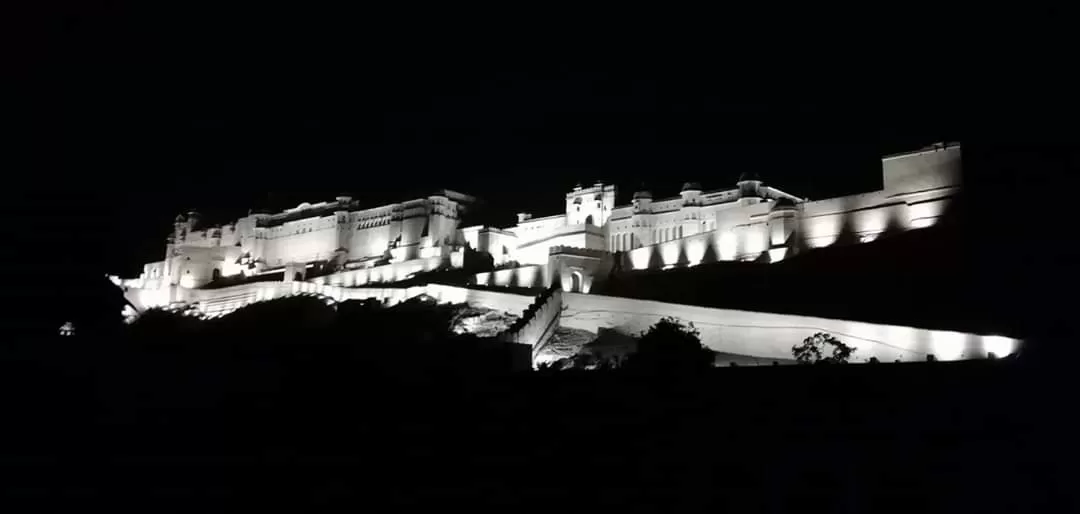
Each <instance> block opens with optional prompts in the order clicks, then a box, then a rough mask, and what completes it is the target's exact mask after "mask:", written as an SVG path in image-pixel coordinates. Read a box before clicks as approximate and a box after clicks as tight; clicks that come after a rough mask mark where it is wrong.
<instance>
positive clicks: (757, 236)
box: [745, 228, 768, 256]
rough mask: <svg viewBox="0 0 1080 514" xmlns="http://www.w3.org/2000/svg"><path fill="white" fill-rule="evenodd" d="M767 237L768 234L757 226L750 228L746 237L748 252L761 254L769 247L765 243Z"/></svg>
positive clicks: (749, 253) (748, 253) (755, 254)
mask: <svg viewBox="0 0 1080 514" xmlns="http://www.w3.org/2000/svg"><path fill="white" fill-rule="evenodd" d="M767 239H768V238H767V237H766V235H765V234H764V233H763V232H762V231H761V230H759V229H757V228H755V229H753V230H748V231H747V232H746V237H745V243H746V254H747V255H754V256H757V255H760V254H761V252H764V251H765V249H766V247H767V245H766V244H765V241H766V240H767Z"/></svg>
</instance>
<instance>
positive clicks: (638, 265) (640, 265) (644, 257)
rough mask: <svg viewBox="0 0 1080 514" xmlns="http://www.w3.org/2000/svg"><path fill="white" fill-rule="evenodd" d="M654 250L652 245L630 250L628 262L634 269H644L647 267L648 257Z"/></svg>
mask: <svg viewBox="0 0 1080 514" xmlns="http://www.w3.org/2000/svg"><path fill="white" fill-rule="evenodd" d="M654 251H656V247H654V246H646V247H644V248H638V249H637V250H633V251H631V252H630V264H631V265H632V266H633V267H634V269H636V270H639V269H646V268H648V267H649V257H650V256H651V255H652V252H654Z"/></svg>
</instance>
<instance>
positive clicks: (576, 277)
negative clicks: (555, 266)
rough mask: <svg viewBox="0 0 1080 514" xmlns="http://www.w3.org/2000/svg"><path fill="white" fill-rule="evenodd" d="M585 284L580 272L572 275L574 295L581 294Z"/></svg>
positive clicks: (571, 289)
mask: <svg viewBox="0 0 1080 514" xmlns="http://www.w3.org/2000/svg"><path fill="white" fill-rule="evenodd" d="M584 284H585V280H584V278H583V277H582V276H581V272H580V271H574V272H571V273H570V291H571V292H574V293H580V292H581V288H582V286H583V285H584Z"/></svg>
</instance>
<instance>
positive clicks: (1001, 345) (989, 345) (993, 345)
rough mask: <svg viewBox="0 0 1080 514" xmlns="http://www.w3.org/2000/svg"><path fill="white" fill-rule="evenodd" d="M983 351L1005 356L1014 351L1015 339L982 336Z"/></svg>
mask: <svg viewBox="0 0 1080 514" xmlns="http://www.w3.org/2000/svg"><path fill="white" fill-rule="evenodd" d="M982 345H983V351H985V352H986V353H987V354H990V353H993V354H994V355H995V356H997V357H1005V356H1006V355H1010V354H1012V353H1013V352H1015V351H1016V347H1017V342H1016V340H1015V339H1010V338H1008V337H1002V336H982Z"/></svg>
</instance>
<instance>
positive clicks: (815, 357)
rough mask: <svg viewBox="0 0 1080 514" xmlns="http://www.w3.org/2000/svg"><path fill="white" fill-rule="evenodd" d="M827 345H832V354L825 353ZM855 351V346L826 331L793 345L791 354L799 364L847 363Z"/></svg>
mask: <svg viewBox="0 0 1080 514" xmlns="http://www.w3.org/2000/svg"><path fill="white" fill-rule="evenodd" d="M826 346H831V347H832V354H831V355H828V356H826V355H825V352H826V351H827V348H826ZM854 351H855V348H852V347H851V346H848V345H846V344H844V343H843V342H842V341H840V340H839V339H837V338H835V337H833V336H832V335H830V334H827V333H825V332H818V333H816V334H814V335H812V336H810V337H807V338H806V339H804V340H803V342H802V344H799V345H795V346H792V347H791V354H792V355H793V356H794V357H795V360H796V361H798V362H799V364H845V363H847V361H848V359H850V358H851V354H852V353H853V352H854Z"/></svg>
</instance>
